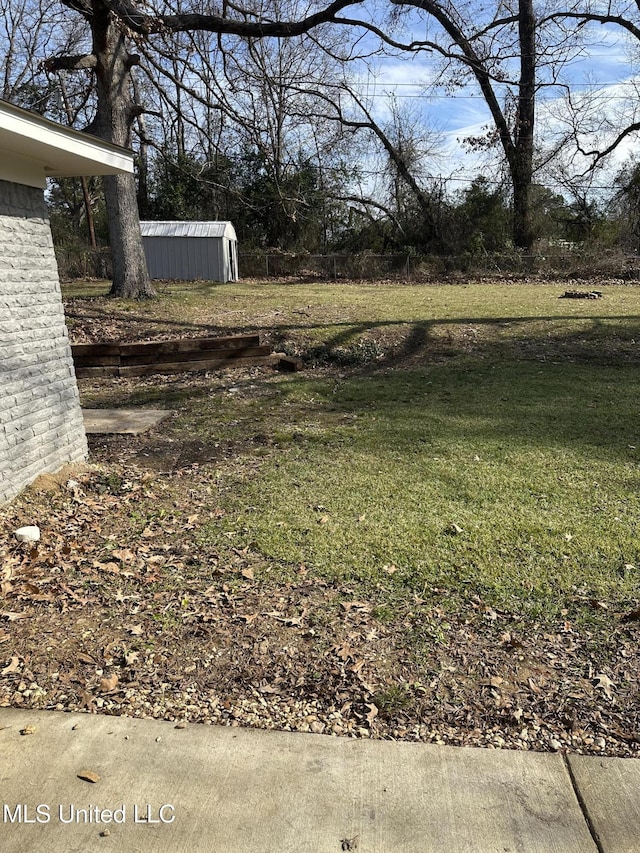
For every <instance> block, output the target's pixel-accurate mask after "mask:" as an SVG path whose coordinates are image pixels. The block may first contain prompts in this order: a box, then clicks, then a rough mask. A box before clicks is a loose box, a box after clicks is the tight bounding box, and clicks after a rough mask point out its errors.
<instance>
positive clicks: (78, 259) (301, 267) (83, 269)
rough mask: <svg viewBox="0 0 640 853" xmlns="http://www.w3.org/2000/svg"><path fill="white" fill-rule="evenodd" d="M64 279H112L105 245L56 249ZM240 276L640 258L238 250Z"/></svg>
mask: <svg viewBox="0 0 640 853" xmlns="http://www.w3.org/2000/svg"><path fill="white" fill-rule="evenodd" d="M56 257H57V259H58V268H59V271H60V277H61V279H62V280H63V281H69V280H74V279H92V278H96V279H110V278H111V276H112V267H111V253H110V250H109V249H108V248H102V249H89V248H87V249H78V248H77V247H76V248H65V247H57V248H56ZM238 259H239V267H240V276H241V278H245V279H246V278H250V279H251V278H253V279H278V278H298V279H300V278H302V279H310V280H318V281H327V280H328V281H349V280H356V281H386V280H392V281H414V282H428V281H434V280H437V279H441V278H443V277H455V276H457V275H467V276H479V275H480V276H492V275H493V276H501V275H505V276H509V275H536V276H543V277H555V278H560V279H567V278H581V279H593V278H594V277H605V278H614V279H621V280H623V281H640V256H639V255H625V254H623V253H621V252H616V251H602V250H599V251H598V250H587V249H582V248H580V249H575V250H573V251H570V252H566V251H565V252H563V253H554V252H544V253H538V254H527V255H525V254H521V253H519V252H515V251H514V252H509V253H503V254H484V255H480V254H464V255H455V256H452V255H449V256H439V255H413V254H388V255H382V254H375V253H372V252H359V253H352V254H327V255H320V254H307V253H287V252H267V251H264V252H240V253H239V255H238Z"/></svg>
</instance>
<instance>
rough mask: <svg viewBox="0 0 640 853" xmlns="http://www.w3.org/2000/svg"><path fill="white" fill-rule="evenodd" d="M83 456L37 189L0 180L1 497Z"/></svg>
mask: <svg viewBox="0 0 640 853" xmlns="http://www.w3.org/2000/svg"><path fill="white" fill-rule="evenodd" d="M86 455H87V441H86V438H85V434H84V427H83V424H82V413H81V411H80V403H79V399H78V389H77V386H76V380H75V373H74V370H73V360H72V357H71V347H70V346H69V339H68V337H67V329H66V326H65V322H64V312H63V308H62V299H61V295H60V282H59V279H58V269H57V266H56V259H55V255H54V252H53V242H52V239H51V230H50V228H49V218H48V215H47V210H46V205H45V203H44V198H43V194H42V191H41V190H39V189H36V188H35V187H27V186H23V185H21V184H13V183H9V182H7V181H1V180H0V503H4V502H5V501H8V500H10V499H11V498H12V497H14V496H15V495H16V494H18V492H20V491H21V490H22V489H23V488H24V487H25V486H27V485H28V484H29V483H31V482H32V481H33V480H34V479H35V478H36V477H37V476H38V475H39V474H42V473H44V472H53V471H57V470H58V469H59V468H61V467H62V466H63V465H64V464H65V463H67V462H77V461H80V460H82V459H85V458H86Z"/></svg>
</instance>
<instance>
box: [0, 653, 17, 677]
mask: <svg viewBox="0 0 640 853" xmlns="http://www.w3.org/2000/svg"><path fill="white" fill-rule="evenodd" d="M10 672H20V658H19V657H18V656H17V655H13V656H12V658H11V663H9V665H8V666H5V668H4V669H3V670H2V672H1V673H0V675H9V673H10Z"/></svg>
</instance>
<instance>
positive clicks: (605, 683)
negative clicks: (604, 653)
mask: <svg viewBox="0 0 640 853" xmlns="http://www.w3.org/2000/svg"><path fill="white" fill-rule="evenodd" d="M593 681H594V686H595V687H597V688H600V690H602V692H603V693H604V695H605V696H606V697H607V699H613V692H612V688H613V687H614V683H613V681H611V679H610V678H609V676H608V675H605V674H604V672H600V673H598V675H596V676H595V677H594V679H593Z"/></svg>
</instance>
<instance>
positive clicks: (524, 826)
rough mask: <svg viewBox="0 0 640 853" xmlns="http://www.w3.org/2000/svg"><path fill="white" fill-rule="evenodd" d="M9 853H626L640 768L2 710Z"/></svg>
mask: <svg viewBox="0 0 640 853" xmlns="http://www.w3.org/2000/svg"><path fill="white" fill-rule="evenodd" d="M0 762H1V764H0V791H1V796H0V808H2V810H3V813H2V822H0V850H2V853H28V851H38V852H39V853H40V851H55V853H71V852H72V851H82V853H92V851H108V850H113V851H115V850H117V851H118V853H134V851H135V852H136V853H137V851H140V853H151V851H158V853H173V851H183V853H199V851H202V853H205V851H206V853H341V851H343V850H357V851H358V853H374V851H375V853H392V851H393V853H414V851H415V853H417V852H418V851H420V853H431V851H433V853H462V851H468V853H486V852H488V851H495V853H508V851H511V853H534V851H539V853H551V851H554V853H591V851H598V850H600V851H606V853H613V851H616V853H622V851H628V853H632V851H634V853H635V851H638V850H640V796H639V792H640V762H636V761H634V760H631V759H628V760H623V759H606V758H604V759H600V758H583V757H577V756H576V757H572V758H569V759H568V760H566V759H565V758H564V757H563V756H561V755H555V754H554V755H551V754H539V753H527V752H512V751H506V750H505V751H499V750H486V749H464V748H454V747H438V746H431V745H424V744H409V743H391V742H389V741H368V740H349V739H343V738H333V737H327V736H324V735H309V734H288V733H279V732H265V731H256V730H247V729H238V728H223V727H213V726H203V725H189V726H187V727H185V728H176V727H175V726H174V724H172V723H164V722H156V721H151V720H133V719H127V718H122V717H105V716H96V715H84V714H64V713H55V712H37V711H18V710H14V709H8V708H2V709H0Z"/></svg>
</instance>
